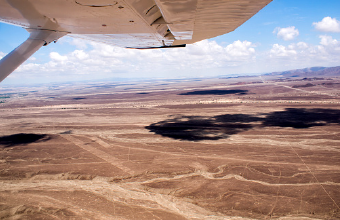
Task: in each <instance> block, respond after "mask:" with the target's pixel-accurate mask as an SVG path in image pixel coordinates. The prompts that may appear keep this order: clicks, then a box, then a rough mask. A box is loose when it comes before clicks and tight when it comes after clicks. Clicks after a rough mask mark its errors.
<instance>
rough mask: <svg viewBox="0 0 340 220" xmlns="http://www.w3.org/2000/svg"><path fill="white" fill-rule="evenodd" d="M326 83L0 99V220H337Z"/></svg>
mask: <svg viewBox="0 0 340 220" xmlns="http://www.w3.org/2000/svg"><path fill="white" fill-rule="evenodd" d="M339 95H340V78H339V77H334V76H333V77H323V78H320V77H310V78H308V77H307V78H306V77H304V78H303V77H282V76H281V77H278V76H271V75H267V76H266V75H264V76H250V77H235V78H223V77H222V78H211V79H191V80H190V79H189V80H163V81H161V80H158V81H140V82H128V83H122V82H120V83H114V82H112V83H109V82H103V83H83V84H75V83H69V84H60V85H49V86H39V87H31V88H27V87H25V88H24V87H3V88H0V102H1V103H0V125H1V126H0V219H119V220H121V219H138V220H139V219H145V220H150V219H158V220H159V219H164V220H165V219H169V220H176V219H178V220H179V219H181V220H182V219H183V220H184V219H197V220H198V219H212V220H222V219H340V208H339V206H340V98H339Z"/></svg>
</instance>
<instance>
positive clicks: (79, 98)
mask: <svg viewBox="0 0 340 220" xmlns="http://www.w3.org/2000/svg"><path fill="white" fill-rule="evenodd" d="M82 99H86V98H81V97H78V98H73V100H82Z"/></svg>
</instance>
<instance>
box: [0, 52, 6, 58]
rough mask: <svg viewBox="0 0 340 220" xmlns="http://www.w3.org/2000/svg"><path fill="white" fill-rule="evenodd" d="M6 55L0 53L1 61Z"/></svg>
mask: <svg viewBox="0 0 340 220" xmlns="http://www.w3.org/2000/svg"><path fill="white" fill-rule="evenodd" d="M5 55H6V54H5V53H3V52H1V51H0V59H2V58H3V57H4V56H5Z"/></svg>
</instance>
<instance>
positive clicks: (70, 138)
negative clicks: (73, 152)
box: [61, 135, 134, 175]
mask: <svg viewBox="0 0 340 220" xmlns="http://www.w3.org/2000/svg"><path fill="white" fill-rule="evenodd" d="M61 136H62V137H63V138H65V139H66V140H68V141H70V142H72V143H73V144H75V145H77V146H78V147H80V148H82V149H84V150H86V151H88V152H89V153H91V154H93V155H95V156H97V157H99V158H100V159H102V160H104V161H106V162H108V163H110V164H112V165H113V166H116V167H118V168H119V169H121V170H123V171H124V172H126V173H128V174H130V175H132V174H134V171H133V170H131V169H130V168H128V167H126V166H124V165H123V161H122V160H120V159H118V158H116V157H114V156H112V155H110V154H107V153H105V152H104V151H101V150H99V149H97V148H95V147H91V146H90V145H89V144H86V143H85V142H83V141H81V140H79V139H77V138H75V137H74V136H72V135H61Z"/></svg>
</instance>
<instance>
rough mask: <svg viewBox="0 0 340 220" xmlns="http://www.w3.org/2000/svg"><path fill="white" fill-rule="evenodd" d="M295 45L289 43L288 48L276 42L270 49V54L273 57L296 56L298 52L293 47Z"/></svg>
mask: <svg viewBox="0 0 340 220" xmlns="http://www.w3.org/2000/svg"><path fill="white" fill-rule="evenodd" d="M293 48H294V47H293V45H289V46H288V48H287V47H285V46H283V45H279V44H274V45H273V47H272V49H271V50H270V56H271V57H289V56H294V55H296V54H297V52H296V51H295V50H294V49H293Z"/></svg>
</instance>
